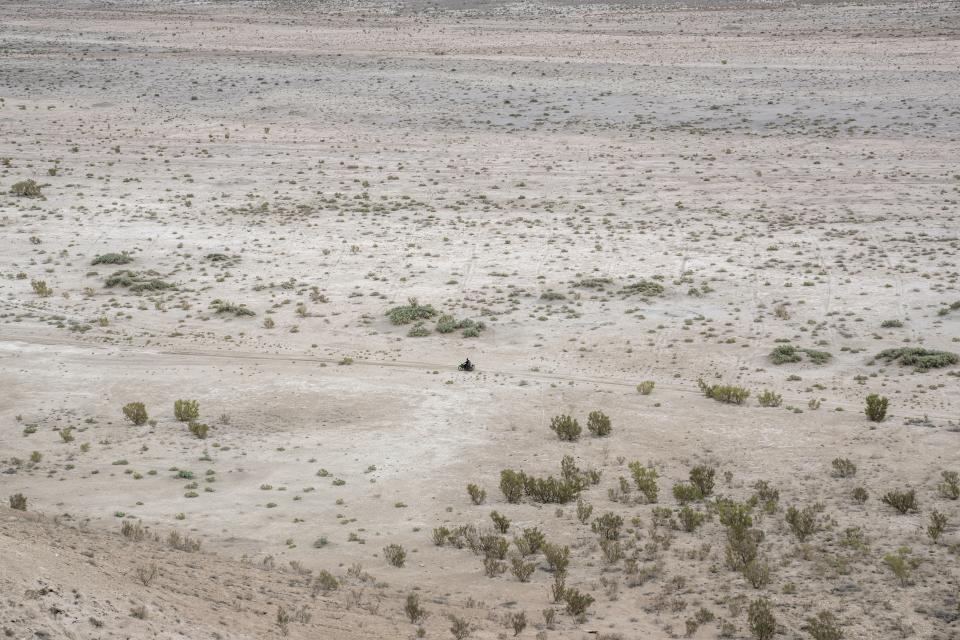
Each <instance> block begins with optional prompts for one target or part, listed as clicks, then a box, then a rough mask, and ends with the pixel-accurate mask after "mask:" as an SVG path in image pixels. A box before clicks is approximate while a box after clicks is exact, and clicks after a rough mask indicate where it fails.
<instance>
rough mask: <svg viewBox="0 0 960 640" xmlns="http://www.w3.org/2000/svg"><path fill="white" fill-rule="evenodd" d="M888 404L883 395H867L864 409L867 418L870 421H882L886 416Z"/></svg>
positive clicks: (888, 401)
mask: <svg viewBox="0 0 960 640" xmlns="http://www.w3.org/2000/svg"><path fill="white" fill-rule="evenodd" d="M889 405H890V400H888V399H887V398H886V397H885V396H884V397H881V396H878V395H877V394H875V393H871V394H870V395H868V396H867V407H866V409H865V413H866V414H867V419H868V420H870V421H871V422H883V419H884V418H886V417H887V407H888V406H889Z"/></svg>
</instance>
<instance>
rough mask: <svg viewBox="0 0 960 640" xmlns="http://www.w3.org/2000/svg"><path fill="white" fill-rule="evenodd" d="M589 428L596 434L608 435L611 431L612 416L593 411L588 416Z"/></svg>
mask: <svg viewBox="0 0 960 640" xmlns="http://www.w3.org/2000/svg"><path fill="white" fill-rule="evenodd" d="M574 422H576V421H574ZM587 429H588V430H589V431H590V433H592V434H593V435H595V436H608V435H610V431H611V426H610V418H609V417H608V416H606V415H605V414H603V413H601V412H599V411H591V412H590V415H588V416H587Z"/></svg>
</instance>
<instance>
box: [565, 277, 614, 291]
mask: <svg viewBox="0 0 960 640" xmlns="http://www.w3.org/2000/svg"><path fill="white" fill-rule="evenodd" d="M608 284H613V279H612V278H603V277H600V278H583V279H582V280H577V281H576V282H574V283H573V286H575V287H582V288H584V289H604V288H605V287H606V286H607V285H608Z"/></svg>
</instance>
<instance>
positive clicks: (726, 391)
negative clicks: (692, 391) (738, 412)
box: [697, 379, 750, 404]
mask: <svg viewBox="0 0 960 640" xmlns="http://www.w3.org/2000/svg"><path fill="white" fill-rule="evenodd" d="M697 385H699V387H700V391H702V392H703V395H705V396H707V397H708V398H712V399H714V400H716V401H717V402H725V403H727V404H743V403H744V402H745V401H746V399H747V398H748V397H749V396H750V392H749V391H748V390H747V389H744V388H743V387H738V386H736V385H732V384H714V385H708V384H707V383H706V382H704V381H703V380H702V379H698V380H697Z"/></svg>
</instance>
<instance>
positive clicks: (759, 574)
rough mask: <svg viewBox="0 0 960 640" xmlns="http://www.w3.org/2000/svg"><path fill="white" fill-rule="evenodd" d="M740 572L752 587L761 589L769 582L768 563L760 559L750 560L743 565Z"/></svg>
mask: <svg viewBox="0 0 960 640" xmlns="http://www.w3.org/2000/svg"><path fill="white" fill-rule="evenodd" d="M741 573H742V574H743V577H744V578H746V579H747V582H749V583H750V586H751V587H753V588H754V589H762V588H764V587H765V586H767V584H769V583H770V565H768V564H767V563H766V562H764V561H762V560H758V559H756V558H755V559H753V560H751V561H750V562H748V563H747V564H746V565H745V566H744V567H743V569H742V570H741Z"/></svg>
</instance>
